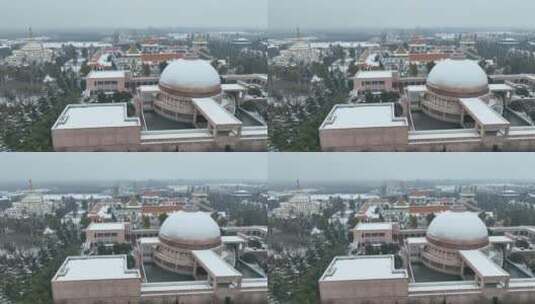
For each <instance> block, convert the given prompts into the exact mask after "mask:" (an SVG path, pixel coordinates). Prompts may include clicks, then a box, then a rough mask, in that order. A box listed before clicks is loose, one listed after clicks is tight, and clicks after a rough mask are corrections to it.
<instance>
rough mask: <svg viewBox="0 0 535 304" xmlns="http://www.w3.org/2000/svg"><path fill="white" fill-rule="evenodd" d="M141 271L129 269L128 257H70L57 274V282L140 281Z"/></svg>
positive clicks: (55, 278)
mask: <svg viewBox="0 0 535 304" xmlns="http://www.w3.org/2000/svg"><path fill="white" fill-rule="evenodd" d="M140 277H141V276H140V274H139V271H137V270H134V269H130V270H129V269H127V263H126V256H125V255H115V256H78V257H68V258H67V259H66V260H65V262H64V263H63V265H62V266H61V268H60V269H59V270H58V272H57V273H56V275H55V277H54V279H53V280H55V281H88V280H120V279H140Z"/></svg>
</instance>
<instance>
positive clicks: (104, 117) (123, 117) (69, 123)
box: [52, 103, 141, 129]
mask: <svg viewBox="0 0 535 304" xmlns="http://www.w3.org/2000/svg"><path fill="white" fill-rule="evenodd" d="M140 125H141V123H140V122H139V118H137V117H135V118H134V117H130V118H129V117H128V115H127V111H126V103H114V104H105V103H101V104H70V105H68V106H67V107H66V108H65V110H63V113H62V114H61V115H60V117H59V118H58V120H57V121H56V123H55V124H54V127H52V129H85V128H111V127H135V126H140Z"/></svg>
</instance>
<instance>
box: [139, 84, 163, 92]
mask: <svg viewBox="0 0 535 304" xmlns="http://www.w3.org/2000/svg"><path fill="white" fill-rule="evenodd" d="M137 89H138V90H139V91H140V92H142V93H157V92H160V87H159V86H158V85H142V86H139V87H138V88H137Z"/></svg>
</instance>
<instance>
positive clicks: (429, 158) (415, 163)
mask: <svg viewBox="0 0 535 304" xmlns="http://www.w3.org/2000/svg"><path fill="white" fill-rule="evenodd" d="M269 164H270V172H269V179H270V180H273V181H295V180H297V178H299V180H300V181H304V182H306V181H312V182H316V181H366V180H374V181H381V180H416V179H424V180H425V179H452V180H454V179H534V178H535V171H534V168H535V153H520V154H519V153H517V154H514V153H513V154H509V153H442V154H440V153H437V154H433V153H323V154H316V153H304V154H280V153H273V154H270V157H269Z"/></svg>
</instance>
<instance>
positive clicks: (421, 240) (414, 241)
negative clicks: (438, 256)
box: [407, 237, 427, 245]
mask: <svg viewBox="0 0 535 304" xmlns="http://www.w3.org/2000/svg"><path fill="white" fill-rule="evenodd" d="M407 244H409V245H425V244H427V239H426V238H425V237H410V238H407Z"/></svg>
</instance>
